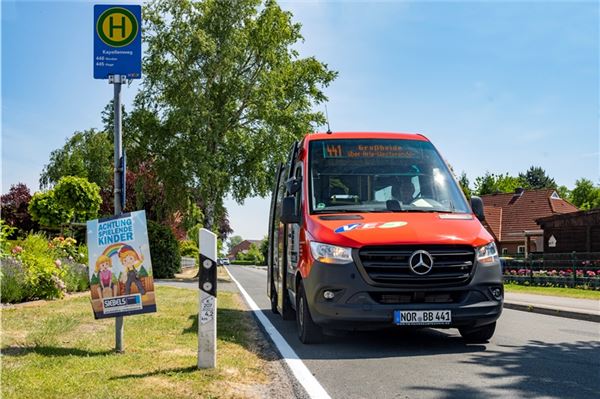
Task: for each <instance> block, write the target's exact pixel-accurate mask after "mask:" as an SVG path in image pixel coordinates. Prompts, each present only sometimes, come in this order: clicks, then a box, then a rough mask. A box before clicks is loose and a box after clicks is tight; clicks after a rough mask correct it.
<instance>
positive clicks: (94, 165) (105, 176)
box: [40, 129, 113, 188]
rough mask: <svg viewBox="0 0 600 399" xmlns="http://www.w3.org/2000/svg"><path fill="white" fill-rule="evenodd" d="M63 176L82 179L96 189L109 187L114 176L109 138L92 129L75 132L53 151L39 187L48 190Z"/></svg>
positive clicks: (111, 146)
mask: <svg viewBox="0 0 600 399" xmlns="http://www.w3.org/2000/svg"><path fill="white" fill-rule="evenodd" d="M65 176H78V177H85V178H86V179H87V180H88V181H90V182H93V183H96V184H97V185H98V186H99V187H106V186H108V185H109V184H110V183H111V182H112V176H113V143H112V136H111V135H109V134H108V133H107V132H104V131H97V130H95V129H88V130H84V131H82V132H75V133H74V134H73V135H72V136H71V137H69V138H68V139H67V141H66V142H65V145H64V146H63V147H61V148H59V149H56V150H54V151H52V152H51V153H50V161H49V162H48V164H47V165H45V166H44V169H43V171H42V174H41V176H40V187H42V188H50V187H52V186H53V185H55V184H57V183H58V181H59V180H60V179H61V178H62V177H65Z"/></svg>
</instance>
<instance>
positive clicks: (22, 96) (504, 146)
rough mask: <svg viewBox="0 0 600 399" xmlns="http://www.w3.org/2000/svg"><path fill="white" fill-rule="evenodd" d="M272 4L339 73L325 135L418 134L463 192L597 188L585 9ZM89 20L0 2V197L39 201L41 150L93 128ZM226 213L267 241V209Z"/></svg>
mask: <svg viewBox="0 0 600 399" xmlns="http://www.w3.org/2000/svg"><path fill="white" fill-rule="evenodd" d="M103 3H113V2H111V1H106V2H103ZM114 3H119V2H114ZM131 3H135V2H131ZM281 4H282V7H284V8H285V9H287V10H290V11H292V12H293V14H294V19H295V21H297V22H300V23H302V25H303V30H302V32H303V35H304V37H305V41H304V42H303V43H302V44H300V45H299V46H298V48H299V49H300V51H301V54H302V55H305V56H307V55H315V56H316V57H317V58H318V59H320V60H322V61H324V62H326V63H327V64H328V65H329V66H330V68H332V69H335V70H337V71H339V77H338V79H337V80H336V81H335V82H334V83H333V84H332V85H331V86H330V87H329V88H328V89H327V90H326V93H327V94H328V96H329V99H330V101H329V104H328V109H329V117H330V122H331V127H332V129H333V130H334V131H335V130H338V131H342V130H350V131H351V130H361V131H364V130H367V131H368V130H373V131H407V132H419V133H423V134H425V135H426V136H428V137H429V138H430V139H431V140H432V141H433V143H434V144H435V145H436V146H437V147H438V149H439V150H440V152H441V153H442V154H443V155H444V156H445V157H446V159H447V160H448V161H449V163H450V164H451V165H452V166H453V167H454V169H455V171H457V173H460V172H461V171H465V172H467V175H468V176H469V178H470V179H471V181H473V180H474V178H475V177H476V176H479V175H482V174H483V173H484V172H485V171H486V170H487V171H490V172H494V173H505V172H508V173H511V174H517V173H518V172H521V171H524V170H526V169H527V168H528V167H529V166H531V165H538V166H542V167H543V168H544V169H545V170H546V171H547V173H548V174H549V175H550V176H552V177H554V178H555V179H556V181H557V182H558V183H559V184H563V185H566V186H568V187H570V188H572V187H573V185H574V183H575V180H576V179H578V178H581V177H586V178H589V179H592V180H594V181H596V182H598V181H599V176H600V163H599V162H600V161H599V158H600V157H599V134H600V133H599V131H600V129H599V111H598V110H599V109H600V101H599V91H600V81H599V73H600V72H599V70H600V54H599V48H600V39H599V37H600V32H599V20H600V10H599V5H598V4H599V3H598V2H597V1H588V2H579V3H576V2H397V1H386V2H343V1H337V2H327V1H311V2H288V1H286V2H282V3H281ZM92 9H93V3H92V2H87V1H71V2H54V1H38V2H28V1H16V2H15V1H7V0H3V1H2V192H3V193H4V192H6V191H7V190H8V188H9V187H10V185H11V184H14V183H17V182H19V181H23V182H25V183H26V184H27V185H29V186H30V187H32V188H33V189H38V185H37V181H38V177H39V174H40V172H41V170H42V167H43V166H44V164H45V163H47V161H48V156H49V153H50V151H51V150H53V149H56V148H58V147H60V146H61V145H62V144H63V143H64V141H65V139H66V138H67V137H68V136H70V135H71V134H72V133H73V132H74V131H75V130H82V129H86V128H90V127H100V111H101V110H102V108H103V107H104V105H105V104H106V103H107V102H108V101H109V100H110V99H111V97H112V88H111V86H110V85H108V83H106V81H98V80H94V79H93V78H92V20H93V11H92ZM135 90H136V85H135V84H134V85H132V86H131V87H130V88H128V89H125V90H124V100H125V103H126V104H128V103H130V102H131V99H132V98H133V95H134V93H135ZM227 204H228V208H229V212H230V218H231V221H232V225H233V227H234V230H235V232H236V234H240V235H242V236H243V237H245V238H260V237H262V236H263V235H264V234H265V233H266V224H267V221H266V218H267V217H268V209H267V208H268V200H264V199H250V200H248V201H246V202H245V204H244V206H239V205H236V204H234V203H233V202H231V201H228V202H227Z"/></svg>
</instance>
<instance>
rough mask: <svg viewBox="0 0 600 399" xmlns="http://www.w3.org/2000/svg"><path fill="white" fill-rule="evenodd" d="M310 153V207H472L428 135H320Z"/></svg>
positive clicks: (405, 209)
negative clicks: (411, 137) (403, 137)
mask: <svg viewBox="0 0 600 399" xmlns="http://www.w3.org/2000/svg"><path fill="white" fill-rule="evenodd" d="M309 154H310V155H309V176H310V212H311V213H338V212H457V213H470V212H471V209H470V207H469V206H468V204H467V202H466V200H465V197H464V195H463V194H462V191H461V190H460V188H459V187H458V185H457V183H456V181H455V179H454V178H453V177H452V175H451V174H450V171H449V170H448V167H447V166H446V163H445V162H444V161H443V160H442V158H441V157H440V155H439V154H438V152H437V151H436V150H435V148H434V147H433V145H432V144H431V143H430V142H428V141H419V140H399V139H332V140H315V141H312V142H311V143H310V148H309Z"/></svg>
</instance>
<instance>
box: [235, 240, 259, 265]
mask: <svg viewBox="0 0 600 399" xmlns="http://www.w3.org/2000/svg"><path fill="white" fill-rule="evenodd" d="M236 259H237V260H245V261H250V262H252V263H254V264H255V265H264V263H265V258H264V256H263V254H262V253H261V252H260V248H259V247H258V246H256V244H250V246H249V247H248V250H247V251H245V252H241V251H240V252H238V253H237V255H236Z"/></svg>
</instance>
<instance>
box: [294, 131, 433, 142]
mask: <svg viewBox="0 0 600 399" xmlns="http://www.w3.org/2000/svg"><path fill="white" fill-rule="evenodd" d="M304 139H305V140H306V141H312V140H335V139H397V140H418V141H429V140H428V139H427V137H425V136H423V135H422V134H415V133H393V132H334V133H312V134H308V135H306V136H305V137H304Z"/></svg>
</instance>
